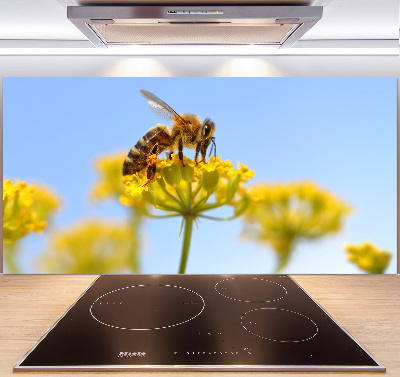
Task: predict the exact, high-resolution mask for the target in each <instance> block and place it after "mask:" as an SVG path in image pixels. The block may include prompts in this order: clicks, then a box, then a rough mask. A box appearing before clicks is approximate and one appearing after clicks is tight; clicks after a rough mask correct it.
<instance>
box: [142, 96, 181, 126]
mask: <svg viewBox="0 0 400 377" xmlns="http://www.w3.org/2000/svg"><path fill="white" fill-rule="evenodd" d="M140 93H142V95H143V96H144V97H145V98H147V99H148V101H147V104H148V105H149V106H150V108H151V109H152V110H153V111H154V112H155V113H156V114H157V115H158V116H160V117H161V118H164V119H166V120H172V121H177V122H180V123H181V124H183V125H184V124H186V122H185V120H184V119H183V118H182V117H181V116H180V115H179V114H178V113H177V112H176V111H175V110H174V109H173V108H172V107H171V106H169V105H167V104H166V103H165V102H164V101H163V100H161V99H160V98H158V97H157V96H156V95H154V94H153V93H150V92H148V91H147V90H143V89H140Z"/></svg>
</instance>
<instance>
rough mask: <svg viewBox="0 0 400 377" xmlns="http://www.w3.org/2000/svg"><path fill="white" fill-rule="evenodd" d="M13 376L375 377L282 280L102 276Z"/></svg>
mask: <svg viewBox="0 0 400 377" xmlns="http://www.w3.org/2000/svg"><path fill="white" fill-rule="evenodd" d="M14 369H15V370H18V371H22V370H26V371H36V370H66V371H70V370H71V371H72V370H79V371H82V370H88V371H89V370H142V371H143V370H221V371H224V370H226V371H233V370H237V371H247V370H252V371H257V370H260V371H268V370H270V371H276V370H279V371H376V372H383V371H385V367H384V366H382V365H381V364H380V363H379V362H377V361H376V360H375V359H374V358H373V357H372V356H371V355H370V354H369V353H368V352H367V351H366V350H365V349H364V348H363V347H362V346H361V345H360V344H358V343H357V341H356V340H355V339H353V338H352V337H351V335H349V334H348V333H347V332H346V331H345V330H344V329H343V328H342V327H340V325H339V324H337V323H336V322H335V321H334V320H333V319H332V318H331V317H330V316H329V314H328V313H326V312H325V311H324V310H323V309H322V308H321V307H320V306H319V305H318V304H317V303H316V302H315V301H314V300H313V299H312V298H311V297H310V296H309V295H308V294H307V293H306V292H305V291H304V290H303V289H302V288H301V287H300V286H299V285H298V284H297V283H296V282H295V281H294V280H293V279H292V278H290V277H289V276H286V275H102V276H100V277H99V278H98V279H96V280H95V282H94V283H93V284H92V285H91V286H90V287H89V288H88V289H87V290H86V291H85V292H84V293H83V294H82V295H81V297H79V299H78V300H77V301H76V302H75V303H74V304H73V305H72V306H71V307H70V308H69V310H68V311H67V312H66V313H65V314H64V315H63V316H62V317H61V318H60V319H59V320H58V321H57V322H56V323H55V324H54V325H53V327H52V328H51V329H50V330H49V331H48V332H47V333H46V334H45V335H44V336H43V337H42V338H41V339H40V340H39V342H38V343H37V344H36V345H35V346H34V347H33V348H32V349H31V350H30V351H29V352H28V353H27V354H26V355H25V356H24V358H23V359H22V360H21V361H20V362H19V363H18V364H17V365H16V366H15V367H14Z"/></svg>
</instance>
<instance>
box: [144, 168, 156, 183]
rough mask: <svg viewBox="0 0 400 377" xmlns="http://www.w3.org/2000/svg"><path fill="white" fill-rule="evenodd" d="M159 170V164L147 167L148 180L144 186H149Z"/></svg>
mask: <svg viewBox="0 0 400 377" xmlns="http://www.w3.org/2000/svg"><path fill="white" fill-rule="evenodd" d="M156 171H157V166H156V165H155V164H154V165H150V166H148V167H147V182H146V183H145V184H144V185H143V187H145V186H147V185H148V184H149V183H150V182H151V181H152V180H153V179H154V177H155V175H156Z"/></svg>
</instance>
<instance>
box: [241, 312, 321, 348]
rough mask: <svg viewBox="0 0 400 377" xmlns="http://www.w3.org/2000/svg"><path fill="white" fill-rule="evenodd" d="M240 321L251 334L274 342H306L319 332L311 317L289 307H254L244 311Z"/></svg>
mask: <svg viewBox="0 0 400 377" xmlns="http://www.w3.org/2000/svg"><path fill="white" fill-rule="evenodd" d="M240 321H241V323H242V326H243V327H244V328H245V329H246V330H247V331H248V332H250V333H251V334H253V335H255V336H258V337H260V338H263V339H266V340H271V341H273V342H295V343H297V342H304V341H306V340H310V339H312V338H314V337H315V336H316V335H317V334H318V326H317V325H316V324H315V322H314V321H313V320H312V319H311V318H308V317H307V316H305V315H304V314H300V313H297V312H294V311H292V310H287V309H280V308H257V309H253V310H250V311H248V312H246V313H244V314H243V315H242V317H241V318H240Z"/></svg>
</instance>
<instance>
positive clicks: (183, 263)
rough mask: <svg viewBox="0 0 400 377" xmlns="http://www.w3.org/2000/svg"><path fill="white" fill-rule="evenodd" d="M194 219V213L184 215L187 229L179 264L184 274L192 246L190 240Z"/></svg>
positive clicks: (180, 270) (184, 234)
mask: <svg viewBox="0 0 400 377" xmlns="http://www.w3.org/2000/svg"><path fill="white" fill-rule="evenodd" d="M193 221H194V216H193V215H186V216H185V217H184V222H185V231H184V233H183V243H182V254H181V264H180V266H179V273H180V274H184V273H185V271H186V264H187V260H188V255H189V248H190V240H191V238H192V230H193Z"/></svg>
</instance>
